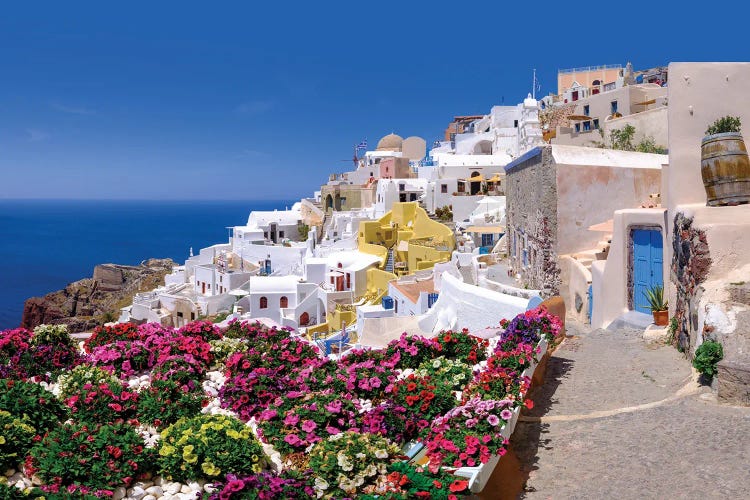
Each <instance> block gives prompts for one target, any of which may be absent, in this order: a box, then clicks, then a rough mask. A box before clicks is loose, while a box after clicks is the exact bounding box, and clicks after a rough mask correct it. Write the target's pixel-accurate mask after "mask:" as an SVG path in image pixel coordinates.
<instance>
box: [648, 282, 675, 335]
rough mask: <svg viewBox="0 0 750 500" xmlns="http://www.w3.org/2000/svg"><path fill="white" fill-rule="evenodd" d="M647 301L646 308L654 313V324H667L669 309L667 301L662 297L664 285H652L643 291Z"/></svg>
mask: <svg viewBox="0 0 750 500" xmlns="http://www.w3.org/2000/svg"><path fill="white" fill-rule="evenodd" d="M643 293H644V295H645V296H646V300H647V301H648V308H649V309H651V313H652V314H653V315H654V324H655V325H656V326H667V323H669V310H668V308H667V301H666V300H665V299H664V286H663V285H654V286H652V287H651V288H649V289H647V290H646V291H645V292H643Z"/></svg>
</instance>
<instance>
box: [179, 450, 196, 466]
mask: <svg viewBox="0 0 750 500" xmlns="http://www.w3.org/2000/svg"><path fill="white" fill-rule="evenodd" d="M182 459H183V460H185V461H186V462H187V463H189V464H194V463H195V462H197V461H198V455H192V454H185V453H183V454H182Z"/></svg>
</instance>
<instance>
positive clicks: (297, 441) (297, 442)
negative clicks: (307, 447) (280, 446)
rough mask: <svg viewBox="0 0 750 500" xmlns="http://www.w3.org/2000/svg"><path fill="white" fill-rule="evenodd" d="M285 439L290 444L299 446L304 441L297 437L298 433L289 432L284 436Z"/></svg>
mask: <svg viewBox="0 0 750 500" xmlns="http://www.w3.org/2000/svg"><path fill="white" fill-rule="evenodd" d="M284 441H286V443H287V444H288V445H290V446H298V445H300V444H301V443H302V441H301V440H300V438H298V437H297V435H296V434H287V435H286V436H285V437H284Z"/></svg>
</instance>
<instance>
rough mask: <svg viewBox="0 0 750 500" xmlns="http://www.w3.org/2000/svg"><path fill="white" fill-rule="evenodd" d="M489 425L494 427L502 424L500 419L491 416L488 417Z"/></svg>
mask: <svg viewBox="0 0 750 500" xmlns="http://www.w3.org/2000/svg"><path fill="white" fill-rule="evenodd" d="M505 411H507V410H505ZM487 423H488V424H490V425H492V426H495V425H497V424H499V423H500V419H499V418H497V415H490V416H489V417H487Z"/></svg>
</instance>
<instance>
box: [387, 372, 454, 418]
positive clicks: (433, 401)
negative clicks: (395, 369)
mask: <svg viewBox="0 0 750 500" xmlns="http://www.w3.org/2000/svg"><path fill="white" fill-rule="evenodd" d="M388 392H389V393H390V399H391V401H392V402H393V403H394V404H395V405H397V406H403V407H404V408H406V413H407V418H411V419H413V420H427V421H430V420H432V419H433V418H435V417H437V416H438V415H442V414H443V413H445V412H446V411H448V410H450V409H451V408H453V407H454V406H455V405H456V402H457V401H456V396H455V395H454V394H453V391H452V388H451V387H450V386H449V385H447V384H444V383H442V381H439V380H435V379H433V378H432V377H429V376H426V377H420V376H418V375H416V374H414V373H412V374H411V375H409V376H408V377H406V378H403V379H401V380H399V381H397V382H395V383H394V384H393V385H392V386H390V387H389V389H388Z"/></svg>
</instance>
